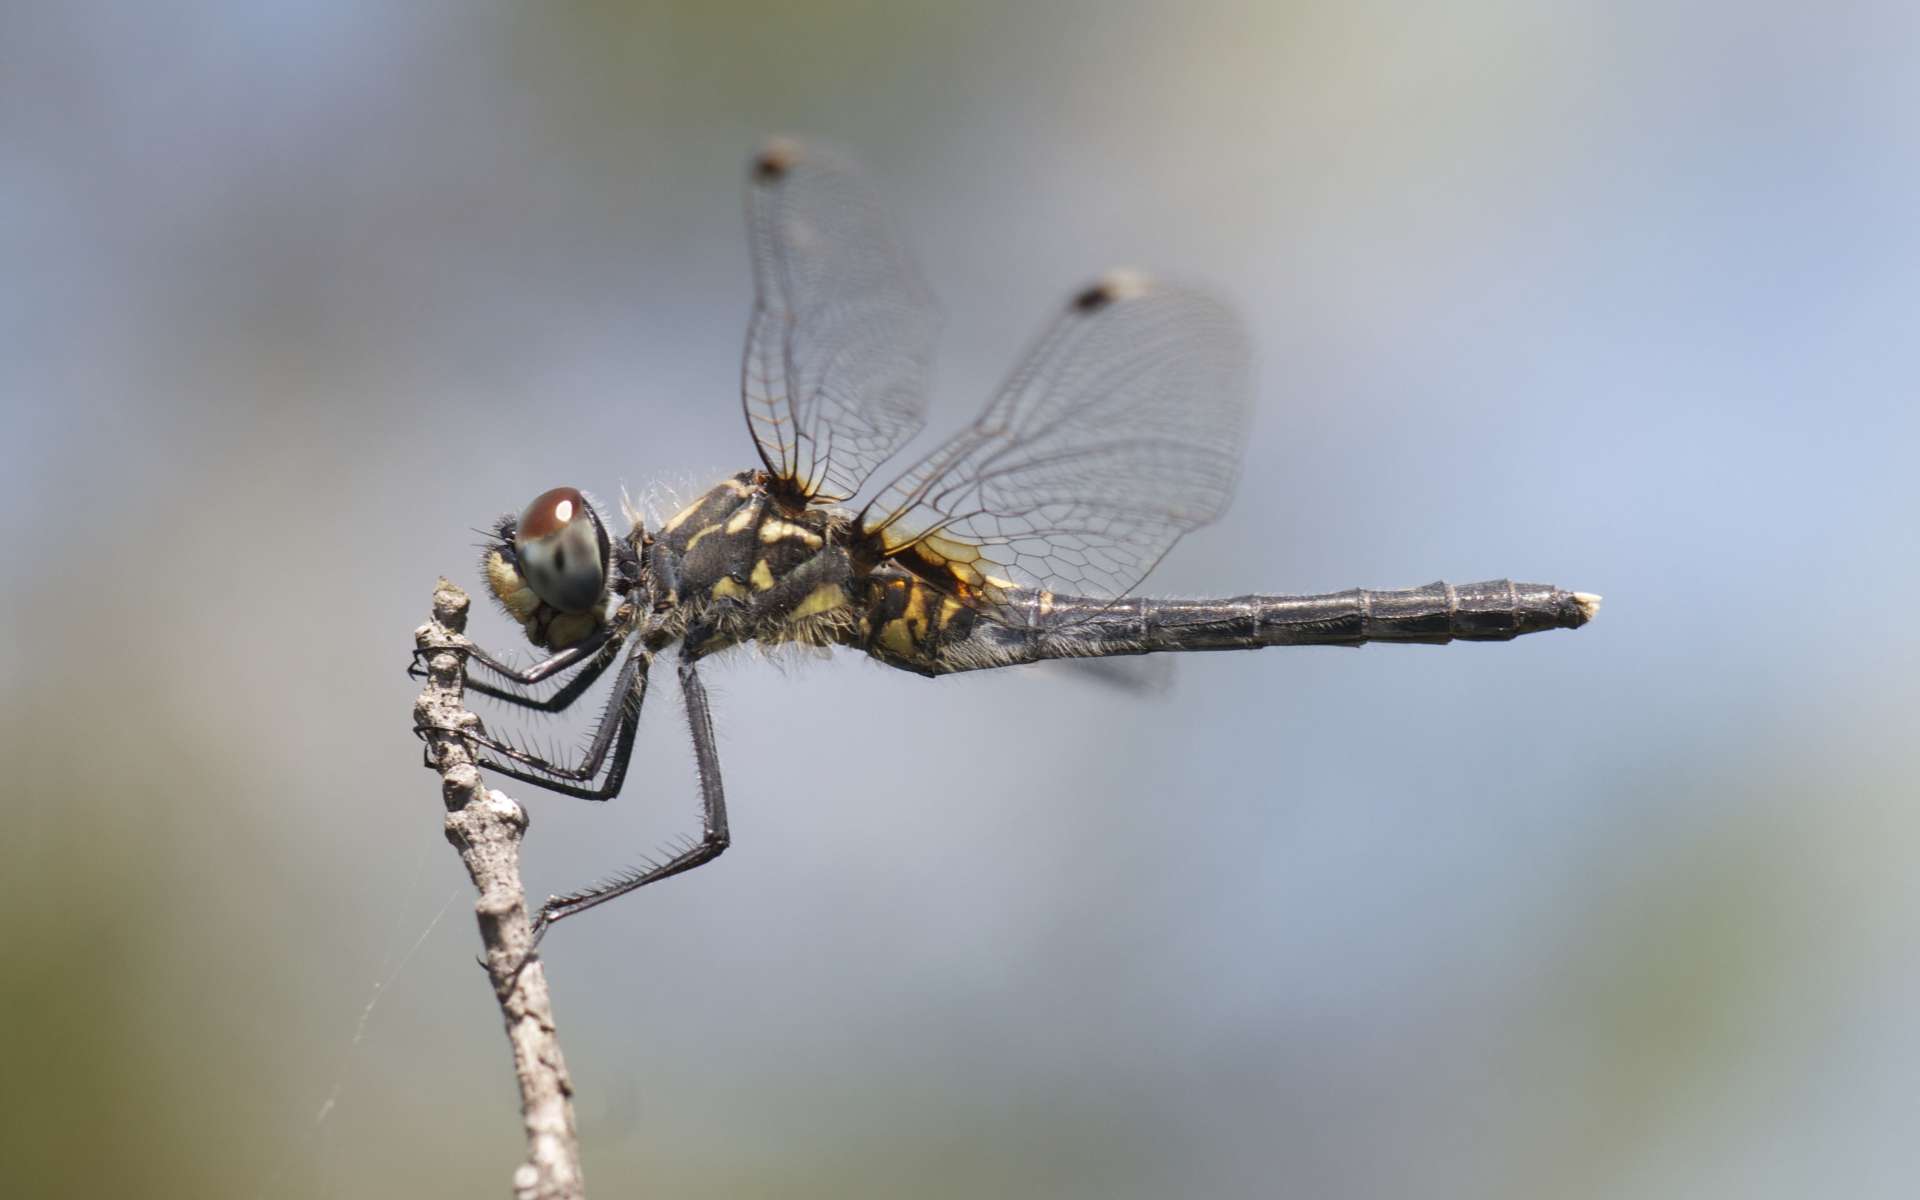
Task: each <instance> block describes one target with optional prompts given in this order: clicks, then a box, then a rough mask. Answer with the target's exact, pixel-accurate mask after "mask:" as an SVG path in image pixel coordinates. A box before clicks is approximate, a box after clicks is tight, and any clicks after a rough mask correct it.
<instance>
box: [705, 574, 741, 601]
mask: <svg viewBox="0 0 1920 1200" xmlns="http://www.w3.org/2000/svg"><path fill="white" fill-rule="evenodd" d="M746 594H747V589H745V588H743V587H741V586H740V581H739V580H738V579H735V578H734V577H733V576H731V575H723V576H721V577H720V582H718V583H716V584H714V585H713V592H712V595H713V598H714V599H715V600H725V599H728V598H729V597H734V596H744V595H746Z"/></svg>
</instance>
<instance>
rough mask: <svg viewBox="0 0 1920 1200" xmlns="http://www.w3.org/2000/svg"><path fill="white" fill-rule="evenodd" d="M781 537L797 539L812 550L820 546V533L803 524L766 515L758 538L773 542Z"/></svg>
mask: <svg viewBox="0 0 1920 1200" xmlns="http://www.w3.org/2000/svg"><path fill="white" fill-rule="evenodd" d="M782 538H795V539H798V540H799V541H801V542H803V543H805V544H806V545H807V546H808V547H809V548H811V549H814V550H818V549H819V548H820V546H821V539H820V535H819V534H817V533H815V532H814V531H813V530H811V529H808V528H807V527H806V526H805V525H795V524H794V523H793V522H792V521H782V520H781V519H780V518H779V517H768V518H767V519H766V522H765V523H764V524H762V525H761V526H760V540H761V541H763V542H767V543H773V542H777V541H779V540H781V539H782Z"/></svg>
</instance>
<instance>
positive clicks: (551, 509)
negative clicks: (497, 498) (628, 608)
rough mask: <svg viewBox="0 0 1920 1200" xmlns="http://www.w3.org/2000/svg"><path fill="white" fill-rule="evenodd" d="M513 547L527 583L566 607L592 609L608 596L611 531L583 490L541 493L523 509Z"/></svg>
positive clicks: (551, 601) (548, 599) (566, 610)
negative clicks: (602, 525) (595, 511)
mask: <svg viewBox="0 0 1920 1200" xmlns="http://www.w3.org/2000/svg"><path fill="white" fill-rule="evenodd" d="M513 549H514V553H515V555H516V556H517V557H518V558H519V560H520V571H521V574H522V575H524V576H525V577H526V581H527V586H529V587H531V588H532V589H533V590H534V592H535V594H537V595H538V596H539V597H540V599H542V600H544V601H546V602H547V603H548V604H550V605H552V606H553V607H554V608H556V609H558V610H560V611H561V612H564V613H581V612H587V611H588V610H590V609H592V608H594V607H595V606H597V605H598V604H599V603H600V602H601V601H602V600H603V599H604V598H605V596H606V590H607V535H606V531H605V530H603V529H602V528H601V527H600V518H599V517H598V516H596V515H595V514H594V511H593V507H592V506H591V505H589V504H588V503H587V498H586V497H585V496H583V495H581V494H580V493H579V492H578V491H577V490H575V489H573V488H569V487H560V488H554V489H553V490H552V491H550V492H542V493H541V494H540V495H538V496H536V497H535V498H534V501H533V503H532V504H529V505H527V508H526V511H525V512H523V513H521V514H520V523H519V525H518V526H517V527H516V528H515V530H514V535H513Z"/></svg>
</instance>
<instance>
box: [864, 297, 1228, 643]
mask: <svg viewBox="0 0 1920 1200" xmlns="http://www.w3.org/2000/svg"><path fill="white" fill-rule="evenodd" d="M1246 412H1247V352H1246V342H1245V339H1244V337H1243V335H1242V334H1241V332H1240V327H1239V324H1238V322H1237V321H1235V320H1234V318H1233V315H1232V314H1231V313H1229V312H1228V311H1227V310H1226V309H1225V308H1223V307H1222V306H1221V305H1219V304H1218V303H1216V302H1214V301H1213V300H1210V299H1208V298H1207V297H1206V296H1203V295H1201V294H1199V293H1197V292H1192V291H1187V290H1185V289H1182V288H1177V287H1170V286H1167V285H1164V284H1157V283H1153V282H1151V281H1149V280H1147V279H1145V278H1143V277H1141V276H1139V275H1136V274H1134V273H1132V272H1123V271H1116V272H1113V273H1111V274H1109V275H1108V276H1107V277H1106V278H1104V279H1102V280H1101V281H1100V282H1099V283H1097V284H1095V285H1094V286H1092V287H1090V288H1088V289H1087V290H1085V291H1084V292H1081V293H1080V294H1079V295H1077V296H1075V297H1074V298H1073V300H1072V301H1071V302H1070V303H1069V304H1068V306H1067V310H1066V312H1064V313H1062V314H1061V315H1060V316H1059V317H1058V318H1057V319H1056V320H1055V321H1054V323H1053V325H1052V327H1051V328H1049V329H1048V330H1047V332H1046V333H1045V334H1043V335H1042V336H1041V338H1040V341H1039V342H1038V344H1036V345H1035V346H1034V347H1033V349H1032V350H1031V351H1029V352H1028V354H1027V357H1026V359H1025V361H1023V362H1022V363H1021V364H1020V366H1019V367H1018V368H1016V369H1015V371H1014V373H1013V376H1012V378H1010V379H1009V380H1008V381H1007V382H1006V384H1005V385H1004V386H1003V387H1002V388H1001V389H1000V392H999V394H998V395H997V396H995V397H994V399H993V402H992V403H991V404H989V405H988V406H987V409H986V412H984V413H983V414H981V416H980V419H979V420H978V421H976V422H974V424H973V425H972V427H971V428H969V429H967V430H965V431H963V432H961V433H960V434H959V435H957V436H956V437H954V438H953V439H952V440H950V441H948V442H947V443H946V444H945V445H944V446H941V447H939V448H938V449H936V450H934V451H933V452H932V453H931V454H929V455H928V456H927V457H926V458H924V459H922V460H921V461H920V462H919V463H917V464H915V465H914V466H913V467H912V468H910V469H909V470H908V471H907V472H906V473H905V474H903V475H901V476H900V478H899V479H897V480H895V481H894V482H893V483H892V484H891V485H889V486H888V487H887V489H886V490H885V491H883V492H881V493H880V494H879V495H878V496H876V497H875V498H874V500H873V502H872V503H870V504H869V505H868V506H867V507H866V509H865V510H864V511H863V512H862V513H861V516H860V529H861V531H862V532H863V533H864V534H866V535H867V536H868V537H870V538H871V539H873V541H874V547H875V550H876V552H877V553H879V554H881V555H884V556H889V557H892V558H893V559H894V560H895V561H897V562H898V563H899V564H900V565H901V566H903V567H905V568H906V569H908V570H910V571H913V572H914V573H915V574H916V575H919V576H921V577H922V578H924V579H927V580H928V581H929V582H931V583H934V584H935V585H936V586H940V587H942V588H943V589H945V590H946V591H947V592H948V593H949V594H951V595H953V596H955V597H956V598H958V599H961V600H963V601H965V602H967V603H969V604H971V605H973V606H974V607H975V608H977V609H980V610H982V611H985V612H988V613H990V614H992V615H993V616H995V618H996V619H1000V620H1011V621H1016V622H1017V621H1022V620H1026V619H1029V617H1028V614H1030V613H1031V612H1032V611H1033V610H1032V608H1031V606H1030V605H1027V604H1025V603H1020V602H1019V601H1024V600H1027V599H1031V594H1032V592H1033V591H1036V590H1044V591H1053V592H1063V593H1070V594H1073V595H1079V596H1088V597H1093V598H1096V599H1114V598H1117V597H1119V596H1121V595H1123V594H1125V593H1126V592H1127V591H1129V590H1131V589H1132V588H1133V587H1134V586H1135V585H1136V584H1138V583H1139V582H1140V581H1141V580H1142V579H1143V578H1145V577H1146V574H1147V572H1148V571H1150V570H1152V569H1153V566H1154V564H1155V563H1157V562H1159V561H1160V559H1161V557H1162V556H1163V555H1165V554H1166V552H1167V550H1168V549H1169V548H1171V547H1172V545H1173V543H1174V542H1175V541H1177V540H1178V539H1179V537H1180V535H1181V534H1183V533H1185V532H1186V531H1188V530H1189V529H1193V528H1195V527H1196V526H1200V525H1204V524H1206V523H1207V522H1209V521H1211V520H1213V519H1214V518H1215V517H1217V516H1219V515H1220V512H1221V510H1223V509H1224V508H1225V507H1226V505H1227V501H1228V499H1229V498H1230V497H1231V496H1232V493H1233V488H1234V484H1235V483H1236V482H1237V481H1238V477H1239V472H1240V452H1241V442H1242V440H1243V438H1244V433H1245V426H1246ZM1022 592H1025V593H1026V595H1024V596H1023V595H1021V593H1022Z"/></svg>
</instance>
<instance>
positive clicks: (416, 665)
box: [407, 626, 614, 712]
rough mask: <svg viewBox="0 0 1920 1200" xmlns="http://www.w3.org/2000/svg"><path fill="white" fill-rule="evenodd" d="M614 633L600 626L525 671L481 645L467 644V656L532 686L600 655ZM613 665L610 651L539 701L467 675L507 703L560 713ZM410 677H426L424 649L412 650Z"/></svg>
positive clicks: (472, 687)
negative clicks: (422, 652) (502, 659)
mask: <svg viewBox="0 0 1920 1200" xmlns="http://www.w3.org/2000/svg"><path fill="white" fill-rule="evenodd" d="M613 633H614V630H613V629H612V628H611V627H608V626H601V627H600V628H599V629H596V630H594V631H593V632H592V633H590V634H588V635H587V637H586V638H585V639H584V640H582V641H581V642H579V643H578V644H577V645H573V646H569V647H567V648H566V649H565V650H562V651H560V652H559V653H558V654H555V655H553V656H552V657H551V658H547V659H544V660H542V661H541V662H537V663H535V664H534V665H533V666H531V667H528V668H526V669H525V670H521V669H518V668H515V667H510V666H508V665H507V664H506V663H505V662H503V661H501V660H500V659H499V658H497V657H495V656H494V655H492V654H490V653H488V652H487V651H485V650H483V649H481V648H480V647H478V646H471V645H470V646H468V648H467V659H468V662H469V663H474V662H477V663H479V664H480V665H481V666H482V667H485V668H486V669H487V670H489V671H491V672H493V673H494V674H495V675H498V676H499V677H500V678H502V679H504V680H506V681H507V682H509V683H514V684H518V685H520V686H521V687H532V686H533V685H534V684H536V683H540V682H542V681H544V680H547V679H551V678H552V677H553V676H555V675H557V674H559V673H560V672H562V671H564V670H566V669H567V668H569V667H572V666H574V665H575V664H577V663H580V662H582V661H584V660H586V659H588V658H590V657H592V656H595V655H599V654H601V652H602V651H604V650H606V649H607V643H608V641H609V639H611V638H612V636H613ZM612 664H613V655H612V654H610V653H608V654H605V655H604V657H601V658H600V659H599V661H597V662H592V663H589V664H588V665H587V667H586V668H585V669H584V670H582V671H581V673H580V674H579V675H576V676H575V677H574V678H573V679H572V680H571V681H570V682H568V684H567V685H566V686H565V687H564V688H561V689H560V690H559V691H557V692H555V693H554V694H553V695H551V696H549V697H547V698H546V699H545V700H538V699H535V698H533V697H531V696H526V695H523V694H521V693H519V692H512V691H508V690H506V689H505V688H502V687H500V686H498V685H496V684H491V683H488V682H486V681H485V680H482V679H475V678H473V677H472V675H471V674H469V676H468V678H467V690H469V691H472V692H475V693H478V694H479V695H482V696H486V697H489V698H491V699H494V700H499V701H501V702H503V703H506V704H513V705H518V706H519V707H521V708H532V709H538V710H540V711H543V712H559V711H560V710H562V709H564V708H566V707H567V706H568V705H570V704H572V703H573V702H574V701H575V700H578V699H579V698H580V696H581V694H582V693H583V692H585V691H586V690H587V689H588V688H589V687H592V686H593V682H594V680H596V679H598V678H600V676H601V675H602V674H604V673H605V672H606V669H607V668H608V667H609V666H611V665H612ZM407 676H408V677H409V678H412V679H423V678H425V677H426V664H425V663H424V662H423V661H422V660H421V652H420V651H418V650H416V651H414V652H413V661H412V662H411V663H410V664H408V666H407Z"/></svg>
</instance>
